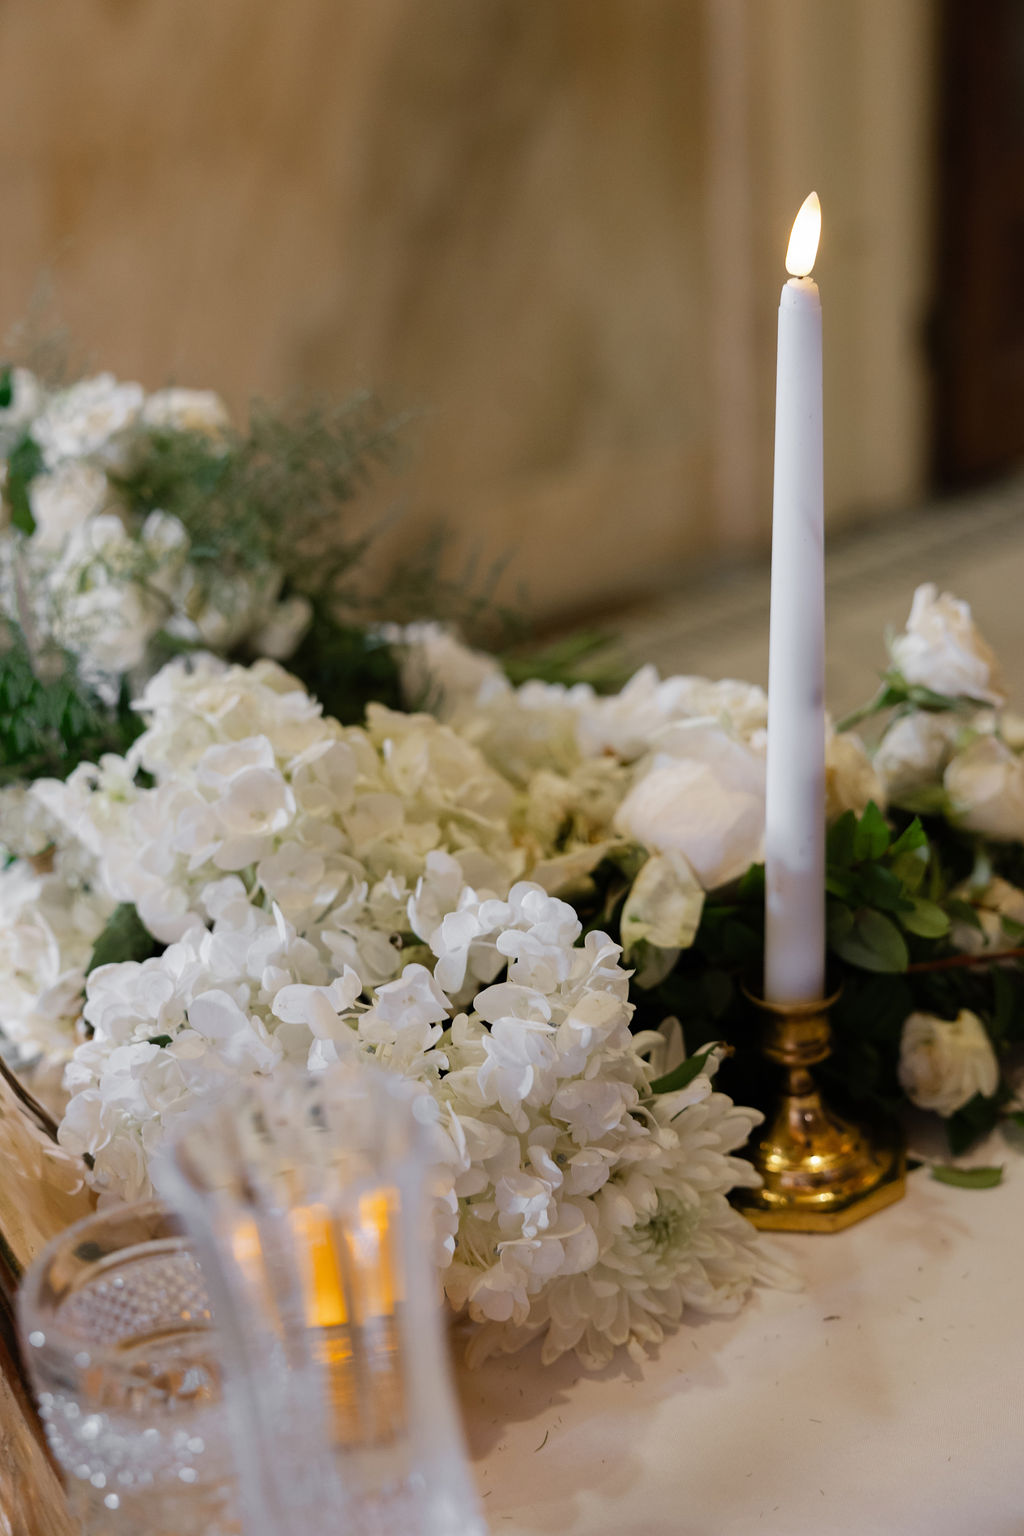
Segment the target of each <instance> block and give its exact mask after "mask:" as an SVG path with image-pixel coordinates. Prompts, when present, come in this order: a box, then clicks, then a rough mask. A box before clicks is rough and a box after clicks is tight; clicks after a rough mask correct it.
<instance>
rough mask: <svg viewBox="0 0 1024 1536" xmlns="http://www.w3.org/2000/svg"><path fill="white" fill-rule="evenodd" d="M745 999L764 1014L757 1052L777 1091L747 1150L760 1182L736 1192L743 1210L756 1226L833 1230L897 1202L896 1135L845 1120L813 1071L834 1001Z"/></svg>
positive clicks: (901, 1184) (899, 1162)
mask: <svg viewBox="0 0 1024 1536" xmlns="http://www.w3.org/2000/svg"><path fill="white" fill-rule="evenodd" d="M751 1001H752V1002H753V1003H754V1004H755V1005H756V1006H757V1007H758V1008H759V1009H761V1010H762V1011H763V1012H764V1013H765V1015H766V1019H765V1033H764V1039H763V1044H762V1051H763V1054H764V1055H765V1056H766V1057H767V1058H768V1060H769V1061H771V1062H774V1063H775V1064H777V1065H778V1066H779V1067H781V1068H782V1089H781V1093H780V1096H779V1099H778V1103H777V1105H776V1107H775V1109H774V1111H773V1113H772V1115H771V1116H770V1118H769V1120H768V1121H767V1122H766V1128H765V1130H764V1133H763V1134H762V1136H761V1138H760V1140H759V1141H758V1142H757V1143H756V1145H755V1146H754V1147H753V1150H752V1160H753V1163H754V1166H755V1167H756V1168H757V1170H758V1172H759V1173H760V1174H761V1177H762V1180H763V1183H762V1186H761V1188H760V1189H751V1190H746V1189H745V1190H740V1191H738V1192H737V1197H736V1203H737V1205H738V1206H739V1208H740V1209H741V1210H742V1211H743V1214H744V1215H745V1216H747V1217H749V1219H750V1220H751V1221H752V1222H753V1223H754V1225H755V1226H757V1227H766V1228H774V1229H775V1230H781V1231H789V1232H838V1231H840V1230H841V1229H842V1228H843V1227H848V1226H851V1225H852V1224H853V1223H854V1222H855V1221H860V1220H861V1219H862V1218H863V1217H865V1216H869V1215H871V1213H872V1212H874V1211H878V1210H881V1209H882V1208H883V1207H884V1206H887V1205H891V1204H892V1203H893V1201H895V1200H899V1199H900V1198H901V1197H902V1196H903V1194H904V1193H905V1192H906V1156H905V1152H904V1149H903V1145H902V1141H901V1140H900V1138H899V1137H898V1136H897V1135H896V1134H895V1133H894V1132H892V1131H889V1130H882V1129H877V1128H873V1127H865V1126H857V1125H853V1124H851V1123H850V1122H849V1121H847V1120H844V1119H843V1118H842V1117H841V1116H839V1115H838V1114H836V1113H835V1111H834V1110H832V1109H831V1108H830V1107H829V1106H828V1105H827V1104H826V1103H825V1102H824V1101H823V1099H822V1096H821V1092H820V1090H819V1088H818V1086H817V1084H816V1082H815V1080H814V1076H813V1073H812V1072H811V1068H812V1067H814V1066H816V1065H817V1064H818V1063H819V1062H821V1061H824V1060H826V1058H827V1057H828V1056H829V1054H830V1038H831V1031H830V1027H829V1021H828V1010H829V1008H830V1006H831V1005H832V1003H834V1002H835V998H830V999H828V1000H822V1001H820V1002H802V1003H775V1002H766V1001H764V1000H763V999H761V998H753V997H752V998H751Z"/></svg>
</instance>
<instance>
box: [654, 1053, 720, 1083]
mask: <svg viewBox="0 0 1024 1536" xmlns="http://www.w3.org/2000/svg"><path fill="white" fill-rule="evenodd" d="M719 1043H720V1042H719V1041H717V1040H716V1041H715V1042H714V1044H713V1045H709V1046H708V1047H707V1049H706V1050H704V1051H698V1053H697V1055H696V1056H688V1057H687V1058H686V1060H685V1061H681V1062H680V1063H679V1065H678V1067H674V1068H673V1069H672V1071H671V1072H666V1073H665V1075H664V1077H656V1078H655V1079H654V1082H653V1083H652V1084H651V1092H652V1093H678V1092H679V1090H680V1088H688V1087H689V1085H690V1084H691V1083H692V1082H693V1080H694V1078H695V1077H699V1076H700V1074H701V1073H702V1072H703V1070H704V1068H705V1067H706V1066H707V1062H708V1057H709V1056H710V1055H711V1053H712V1051H715V1050H717V1049H718V1046H719Z"/></svg>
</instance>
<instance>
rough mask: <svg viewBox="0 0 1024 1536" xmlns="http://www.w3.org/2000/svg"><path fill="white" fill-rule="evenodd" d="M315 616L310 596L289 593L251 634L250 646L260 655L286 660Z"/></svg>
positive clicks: (276, 659)
mask: <svg viewBox="0 0 1024 1536" xmlns="http://www.w3.org/2000/svg"><path fill="white" fill-rule="evenodd" d="M312 617H313V605H312V603H311V602H310V601H309V598H308V597H301V596H298V595H296V596H295V597H286V598H284V599H283V601H282V602H280V603H278V604H276V606H275V607H273V608H272V609H271V610H270V613H269V614H268V615H267V620H266V623H264V624H262V625H261V626H260V627H259V629H257V630H256V631H255V632H254V633H253V634H251V635H250V636H249V645H250V648H251V649H252V650H254V651H256V652H257V653H258V654H259V655H260V656H272V657H273V658H274V660H275V661H285V660H286V659H287V658H288V657H289V656H290V655H291V654H292V652H293V651H294V649H295V647H296V646H297V645H298V643H299V641H300V640H301V639H302V637H303V635H304V634H305V633H306V630H307V629H308V628H309V625H310V621H311V620H312Z"/></svg>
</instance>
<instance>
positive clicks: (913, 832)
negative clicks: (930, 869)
mask: <svg viewBox="0 0 1024 1536" xmlns="http://www.w3.org/2000/svg"><path fill="white" fill-rule="evenodd" d="M927 847H928V834H927V832H926V831H925V830H924V827H922V825H921V823H920V820H919V819H918V817H916V816H915V817H914V819H913V821H912V822H910V823H909V825H908V826H906V827H904V828H903V831H902V832H901V833H900V835H899V837H898V838H897V839H896V841H895V842H894V843H893V845H892V847H891V848H890V849H889V856H890V858H893V859H898V858H899V857H900V855H901V854H904V853H916V852H917V850H918V849H919V848H927Z"/></svg>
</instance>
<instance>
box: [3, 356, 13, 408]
mask: <svg viewBox="0 0 1024 1536" xmlns="http://www.w3.org/2000/svg"><path fill="white" fill-rule="evenodd" d="M13 399H14V385H13V383H12V376H11V365H10V363H7V364H6V366H5V367H4V370H3V372H2V373H0V411H6V410H8V409H9V408H10V404H11V401H12V400H13Z"/></svg>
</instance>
